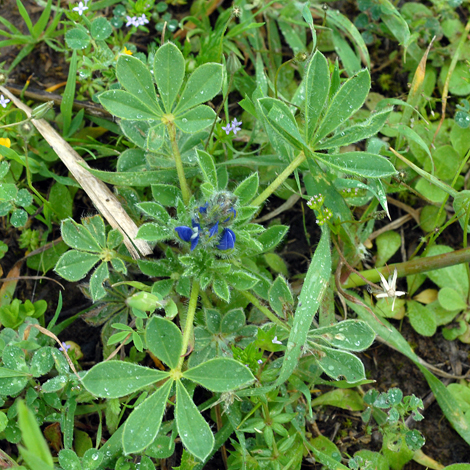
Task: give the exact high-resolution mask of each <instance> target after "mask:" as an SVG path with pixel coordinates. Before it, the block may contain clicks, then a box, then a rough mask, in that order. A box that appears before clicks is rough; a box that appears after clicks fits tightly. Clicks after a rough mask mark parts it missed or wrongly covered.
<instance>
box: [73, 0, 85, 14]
mask: <svg viewBox="0 0 470 470" xmlns="http://www.w3.org/2000/svg"><path fill="white" fill-rule="evenodd" d="M87 3H88V2H86V3H85V4H83V2H78V6H77V7H74V8H72V10H73V11H76V12H78V14H79V15H80V16H82V14H83V12H84V11H85V10H88V7H87V6H86V4H87Z"/></svg>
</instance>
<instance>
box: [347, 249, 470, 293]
mask: <svg viewBox="0 0 470 470" xmlns="http://www.w3.org/2000/svg"><path fill="white" fill-rule="evenodd" d="M468 262H470V248H464V249H462V250H457V251H453V252H451V253H444V254H442V255H436V256H427V257H425V258H418V259H414V260H412V261H406V262H405V263H397V264H389V265H388V267H384V268H379V269H369V270H367V271H362V272H361V275H362V276H363V277H365V278H366V279H367V280H369V281H371V282H378V281H380V275H379V272H381V273H382V274H383V275H384V276H387V275H389V274H390V273H392V272H393V270H394V269H395V268H396V269H397V272H398V277H405V276H409V275H410V274H419V273H425V272H428V271H434V270H435V269H442V268H446V267H448V266H454V265H456V264H461V263H468ZM364 284H365V281H364V280H363V279H361V278H360V277H359V276H358V275H357V274H351V275H350V276H349V277H348V279H347V281H346V282H345V283H344V284H343V285H342V287H343V289H350V288H351V287H359V286H363V285H364Z"/></svg>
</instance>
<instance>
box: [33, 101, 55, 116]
mask: <svg viewBox="0 0 470 470" xmlns="http://www.w3.org/2000/svg"><path fill="white" fill-rule="evenodd" d="M52 106H54V102H53V101H47V102H46V103H43V104H41V105H40V106H38V107H37V108H34V109H33V112H32V113H31V117H32V118H33V119H41V118H43V117H44V116H45V114H46V113H47V112H48V111H49V110H50V109H51V108H52Z"/></svg>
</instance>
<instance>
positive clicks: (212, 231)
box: [209, 222, 219, 238]
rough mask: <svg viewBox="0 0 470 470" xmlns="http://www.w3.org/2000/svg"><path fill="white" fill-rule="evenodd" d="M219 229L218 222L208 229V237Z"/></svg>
mask: <svg viewBox="0 0 470 470" xmlns="http://www.w3.org/2000/svg"><path fill="white" fill-rule="evenodd" d="M218 231H219V222H216V223H215V225H214V226H213V227H212V228H210V229H209V238H212V237H213V236H214V235H215V234H216V233H217V232H218Z"/></svg>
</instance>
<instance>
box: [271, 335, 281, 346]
mask: <svg viewBox="0 0 470 470" xmlns="http://www.w3.org/2000/svg"><path fill="white" fill-rule="evenodd" d="M271 342H272V343H273V344H282V341H279V340H278V339H277V336H275V337H274V338H273V340H272V341H271Z"/></svg>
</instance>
